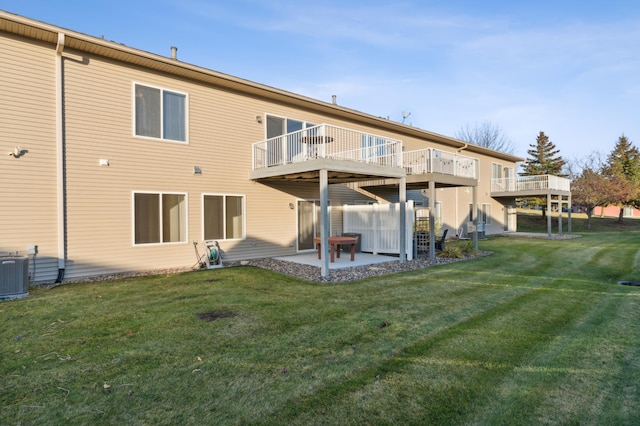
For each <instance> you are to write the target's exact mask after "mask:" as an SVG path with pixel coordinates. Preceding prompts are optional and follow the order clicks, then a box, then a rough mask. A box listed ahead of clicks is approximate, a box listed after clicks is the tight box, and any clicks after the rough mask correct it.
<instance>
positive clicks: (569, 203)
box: [567, 194, 571, 235]
mask: <svg viewBox="0 0 640 426" xmlns="http://www.w3.org/2000/svg"><path fill="white" fill-rule="evenodd" d="M567 216H568V218H569V219H568V220H569V223H567V228H568V229H567V232H568V233H569V235H571V194H569V197H568V198H567Z"/></svg>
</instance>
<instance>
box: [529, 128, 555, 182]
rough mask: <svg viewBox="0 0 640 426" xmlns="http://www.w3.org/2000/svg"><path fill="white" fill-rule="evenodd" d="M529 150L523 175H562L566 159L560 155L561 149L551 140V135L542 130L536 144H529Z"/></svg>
mask: <svg viewBox="0 0 640 426" xmlns="http://www.w3.org/2000/svg"><path fill="white" fill-rule="evenodd" d="M529 146H530V147H531V149H529V150H528V151H527V154H528V155H529V157H528V158H527V161H526V164H525V165H524V168H523V171H522V172H521V173H520V175H521V176H537V175H556V176H558V175H560V173H562V168H563V167H564V165H565V161H564V160H563V159H562V157H561V156H560V155H558V154H559V153H560V150H559V149H557V148H556V145H555V144H554V143H553V142H551V141H550V140H549V137H548V136H547V135H545V134H544V132H540V134H539V135H538V137H537V138H536V143H535V144H530V145H529Z"/></svg>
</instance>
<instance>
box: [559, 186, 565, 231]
mask: <svg viewBox="0 0 640 426" xmlns="http://www.w3.org/2000/svg"><path fill="white" fill-rule="evenodd" d="M563 204H564V197H563V196H562V195H558V235H562V205H563Z"/></svg>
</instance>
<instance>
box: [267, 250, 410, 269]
mask: <svg viewBox="0 0 640 426" xmlns="http://www.w3.org/2000/svg"><path fill="white" fill-rule="evenodd" d="M274 259H275V260H283V261H285V262H292V263H299V264H301V265H310V266H317V267H318V268H320V267H322V260H321V259H318V252H317V251H315V250H314V251H313V252H308V253H299V254H296V255H293V256H281V257H274ZM350 259H351V256H350V254H349V253H345V252H342V253H341V254H340V258H337V257H336V258H335V262H333V263H331V262H329V269H330V270H331V269H342V268H353V267H356V266H368V265H375V264H377V263H385V262H393V261H396V262H399V261H400V259H399V258H398V256H391V255H382V254H371V253H356V256H355V260H354V261H353V262H352V261H351V260H350Z"/></svg>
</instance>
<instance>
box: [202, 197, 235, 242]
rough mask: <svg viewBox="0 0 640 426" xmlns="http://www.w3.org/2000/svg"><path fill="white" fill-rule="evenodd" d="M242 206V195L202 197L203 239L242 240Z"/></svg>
mask: <svg viewBox="0 0 640 426" xmlns="http://www.w3.org/2000/svg"><path fill="white" fill-rule="evenodd" d="M244 205H245V202H244V196H243V195H214V194H205V195H203V202H202V206H203V213H202V217H203V221H204V223H203V227H202V228H203V230H204V239H205V240H232V239H242V238H244V235H245V234H244V228H245V224H244V218H245V213H244V208H245V207H244Z"/></svg>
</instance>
